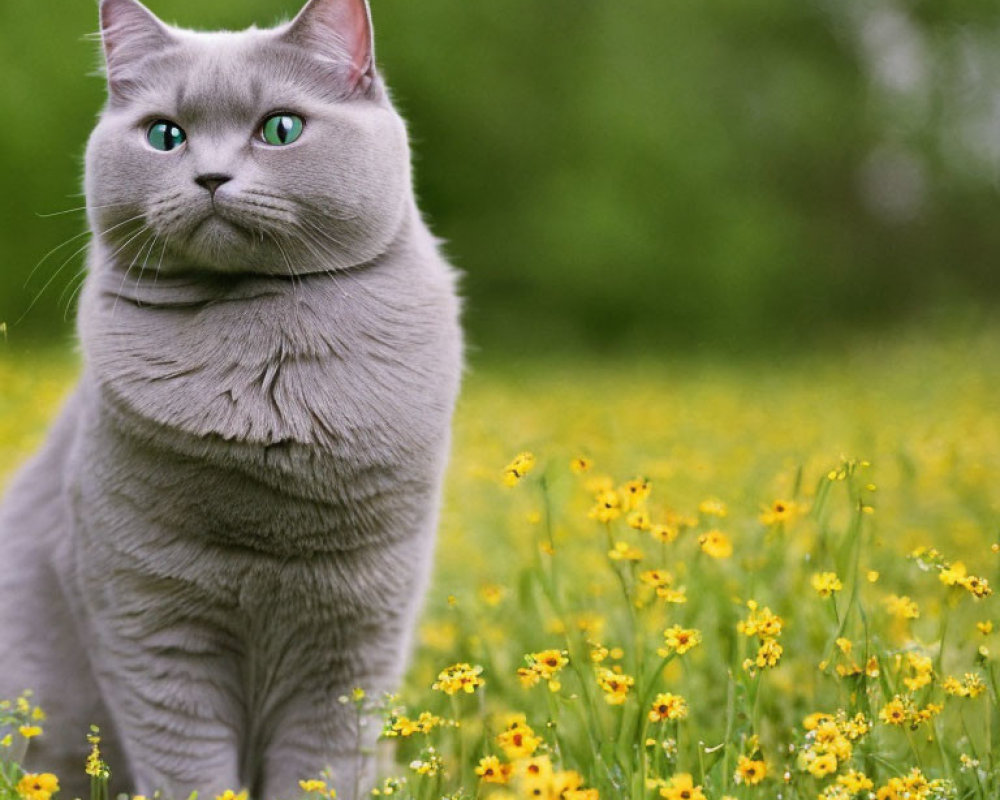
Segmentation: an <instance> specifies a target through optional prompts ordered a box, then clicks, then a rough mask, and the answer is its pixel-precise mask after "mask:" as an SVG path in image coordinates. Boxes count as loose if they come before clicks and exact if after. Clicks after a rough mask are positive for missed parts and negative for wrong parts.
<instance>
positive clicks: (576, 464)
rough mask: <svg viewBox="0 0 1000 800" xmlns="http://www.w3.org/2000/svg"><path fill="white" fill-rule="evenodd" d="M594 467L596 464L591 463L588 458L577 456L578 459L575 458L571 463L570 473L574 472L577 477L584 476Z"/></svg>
mask: <svg viewBox="0 0 1000 800" xmlns="http://www.w3.org/2000/svg"><path fill="white" fill-rule="evenodd" d="M592 466H594V462H593V461H591V460H590V459H589V458H587V457H586V456H577V457H576V458H574V459H573V460H572V461H570V462H569V468H570V471H571V472H573V474H575V475H582V474H583V473H584V472H587V471H588V470H589V469H590V468H591V467H592Z"/></svg>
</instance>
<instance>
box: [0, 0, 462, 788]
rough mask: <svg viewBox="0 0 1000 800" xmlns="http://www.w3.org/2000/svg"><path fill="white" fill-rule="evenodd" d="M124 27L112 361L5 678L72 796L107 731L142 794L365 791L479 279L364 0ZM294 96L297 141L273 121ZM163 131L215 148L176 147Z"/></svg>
mask: <svg viewBox="0 0 1000 800" xmlns="http://www.w3.org/2000/svg"><path fill="white" fill-rule="evenodd" d="M101 22H102V31H103V39H104V45H105V53H106V56H107V64H108V78H109V102H108V105H107V107H106V109H105V111H104V113H103V115H102V116H101V118H100V121H99V123H98V125H97V127H96V129H95V130H94V132H93V135H92V137H91V139H90V143H89V146H88V149H87V170H86V188H87V200H88V206H89V209H90V210H89V215H90V223H91V227H92V229H93V233H94V237H93V243H92V247H91V252H90V261H89V274H88V277H87V282H86V286H85V289H84V292H83V295H82V300H81V306H80V314H79V334H80V339H81V341H82V347H83V352H84V356H85V366H84V371H83V375H82V378H81V380H80V383H79V386H78V387H77V389H76V391H75V393H74V394H73V395H72V397H71V398H70V400H69V401H68V403H67V405H66V407H65V409H64V410H63V412H62V415H61V417H60V418H59V420H58V421H57V422H56V424H55V426H54V427H53V429H52V431H51V434H50V436H49V438H48V441H47V443H46V444H45V446H44V448H43V449H42V451H41V452H40V453H39V454H38V455H37V456H36V457H35V458H34V460H33V461H31V462H30V463H29V464H28V465H27V466H26V468H25V469H24V470H23V471H22V472H21V474H20V475H19V477H18V478H17V479H16V480H15V481H14V482H13V484H12V485H11V487H10V489H9V492H8V494H7V496H6V499H5V500H4V503H3V506H2V510H0V597H3V598H5V601H4V604H3V606H2V607H0V696H10V695H14V694H17V693H18V692H20V691H21V690H22V689H25V688H28V687H31V688H33V689H35V691H36V692H37V698H38V701H39V702H40V704H41V705H42V706H43V707H44V708H45V709H46V710H47V711H48V712H49V714H50V717H51V719H50V722H49V723H48V725H47V728H46V732H45V735H44V736H43V737H42V738H41V739H40V740H38V742H39V743H38V745H37V746H34V747H33V748H32V750H31V752H30V753H29V766H30V767H31V768H34V769H47V770H54V771H57V773H58V774H59V776H60V777H61V779H62V781H63V785H64V796H65V795H68V796H69V797H72V796H74V795H82V796H85V794H86V792H87V789H86V783H85V776H84V775H83V773H82V764H83V758H84V756H85V754H86V750H87V747H86V742H85V739H84V737H85V734H86V732H87V726H88V725H89V724H90V723H98V724H100V725H102V727H103V732H104V735H105V740H106V744H105V750H106V753H107V755H108V757H109V760H110V761H111V762H112V766H113V768H114V769H115V770H116V775H117V777H118V778H119V779H120V782H119V783H118V785H117V786H116V787H115V788H116V789H124V790H129V791H134V792H141V793H143V794H146V795H151V794H152V793H153V792H154V790H157V789H159V790H162V791H163V792H165V794H166V795H167V796H168V797H174V798H178V797H186V796H187V794H188V793H189V792H190V791H191V790H193V789H199V790H200V791H202V792H203V793H204V794H207V795H208V796H212V795H214V793H216V792H218V791H221V790H222V789H225V788H238V787H249V788H250V789H251V790H252V792H253V793H254V795H255V796H256V797H262V798H267V799H268V800H271V798H278V797H286V798H287V797H291V796H295V795H296V794H297V792H298V788H297V785H296V784H297V780H298V779H299V778H304V777H310V776H316V775H317V774H318V772H319V771H320V770H321V769H323V768H324V767H326V766H331V767H332V768H333V770H334V774H335V782H336V785H337V788H338V790H339V791H340V793H341V796H342V797H346V798H350V797H352V796H353V795H354V793H355V787H356V786H358V785H363V784H364V782H365V781H366V780H368V777H369V776H370V770H369V761H370V759H368V758H367V757H366V756H365V755H364V754H363V751H364V750H365V749H367V748H368V747H370V745H371V744H372V741H371V740H372V738H374V734H375V731H374V729H370V730H367V731H361V732H359V731H358V729H357V726H356V723H355V714H354V711H353V708H351V707H349V706H345V705H343V704H341V703H340V702H338V698H339V697H340V696H341V695H343V694H345V693H349V692H350V690H351V688H352V687H355V686H362V687H364V688H365V689H367V690H368V691H370V692H379V691H380V690H389V689H392V688H393V687H394V686H395V685H396V683H397V681H398V679H399V677H400V674H401V671H402V669H403V667H404V661H405V658H406V652H407V649H408V642H409V639H410V635H411V631H412V627H413V623H414V615H415V613H416V611H417V609H418V607H419V603H420V598H421V595H422V592H423V589H424V585H425V583H426V580H427V574H428V569H429V565H430V561H431V551H432V547H433V538H434V529H435V525H436V517H437V503H438V495H439V490H440V484H441V476H442V472H443V470H444V466H445V461H446V454H447V450H448V438H449V425H450V419H451V414H452V409H453V405H454V401H455V395H456V392H457V388H458V383H459V373H460V361H461V354H460V351H461V337H460V332H459V328H458V322H457V317H458V303H457V300H456V295H455V290H454V278H453V272H452V270H451V268H450V267H449V266H448V265H447V263H446V262H445V261H444V260H443V259H442V257H441V256H440V254H439V252H438V249H437V244H436V242H435V240H434V239H433V237H432V236H431V235H430V233H429V232H428V231H427V229H426V227H425V226H424V224H423V222H422V220H421V218H420V215H419V213H418V211H417V208H416V205H415V202H414V198H413V193H412V188H411V179H410V166H409V165H410V158H409V150H408V146H407V139H406V132H405V128H404V125H403V122H402V120H401V119H400V117H399V115H398V114H397V113H396V112H395V111H394V110H393V107H392V105H391V103H390V101H389V98H388V96H387V94H386V91H385V88H384V86H383V84H382V81H381V78H380V76H379V75H378V74H377V73H376V71H375V69H374V61H373V55H372V44H371V42H372V39H371V27H370V21H369V17H368V11H367V7H366V4H365V2H364V0H311V2H310V3H309V4H308V5H307V6H306V7H305V9H303V11H302V12H301V13H300V14H299V16H298V17H297V18H296V19H295V20H293V21H292V22H291V23H288V24H286V25H283V26H281V27H278V28H276V29H273V30H255V29H251V30H248V31H244V32H240V33H211V34H206V33H192V32H189V31H183V30H179V29H176V28H173V27H168V26H166V25H165V24H163V23H162V22H160V21H159V20H158V19H157V18H156V17H154V16H153V15H152V13H151V12H149V11H148V10H147V9H145V8H144V7H143V6H141V5H139V3H138V2H136V0H103V2H102V4H101ZM275 112H288V113H295V114H298V115H300V116H301V117H303V118H304V119H305V128H304V130H303V133H302V136H301V138H300V139H299V140H298V141H296V142H294V143H293V144H291V145H287V146H281V147H275V146H270V145H267V144H266V143H265V142H264V141H263V140H262V139H261V138H260V129H261V125H262V122H263V120H264V119H265V118H266V117H267V116H268V115H269V114H272V113H275ZM157 119H168V120H172V121H174V122H176V123H177V124H178V125H180V126H181V127H182V128H183V129H184V131H185V132H186V134H187V141H186V142H185V143H184V144H183V145H182V146H180V147H178V148H176V149H174V150H172V151H170V152H160V151H157V150H154V149H153V148H152V147H151V146H150V145H149V143H148V142H147V140H146V133H147V131H148V129H149V126H150V123H151V122H152V121H155V120H157ZM205 175H224V176H226V177H228V178H229V180H228V181H226V182H225V183H222V184H218V183H217V184H215V187H217V188H214V187H213V186H210V187H209V188H206V187H205V186H204V185H201V184H199V183H197V182H196V180H197V179H198V178H203V177H204V176H205ZM203 183H204V180H203ZM359 743H360V749H359Z"/></svg>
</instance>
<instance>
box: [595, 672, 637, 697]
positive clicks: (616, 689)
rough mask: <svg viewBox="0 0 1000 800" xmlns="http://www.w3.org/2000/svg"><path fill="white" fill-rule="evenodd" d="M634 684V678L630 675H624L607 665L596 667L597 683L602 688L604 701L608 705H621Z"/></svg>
mask: <svg viewBox="0 0 1000 800" xmlns="http://www.w3.org/2000/svg"><path fill="white" fill-rule="evenodd" d="M634 684H635V678H633V677H632V676H631V675H624V674H622V673H619V672H615V671H614V670H611V669H608V668H607V667H598V669H597V685H598V686H600V687H601V689H602V690H603V692H604V701H605V702H606V703H607V704H608V705H609V706H620V705H622V704H623V703H624V702H625V699H626V698H627V697H628V693H629V689H631V688H632V686H633V685H634Z"/></svg>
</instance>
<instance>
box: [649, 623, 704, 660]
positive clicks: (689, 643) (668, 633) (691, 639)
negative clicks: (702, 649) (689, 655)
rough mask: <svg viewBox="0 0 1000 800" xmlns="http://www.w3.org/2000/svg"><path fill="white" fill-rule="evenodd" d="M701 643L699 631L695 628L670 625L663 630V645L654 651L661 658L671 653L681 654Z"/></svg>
mask: <svg viewBox="0 0 1000 800" xmlns="http://www.w3.org/2000/svg"><path fill="white" fill-rule="evenodd" d="M699 644H701V631H699V630H696V629H695V628H682V627H681V626H680V625H672V626H671V627H669V628H667V629H666V630H665V631H664V632H663V647H661V648H660V649H659V650H657V651H656V652H657V653H659V654H660V656H662V657H663V658H666V657H667V656H668V655H670V654H671V653H677V655H679V656H682V655H684V654H685V653H686V652H687V651H688V650H691V649H692V648H694V647H697V646H698V645H699Z"/></svg>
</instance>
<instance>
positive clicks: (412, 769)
mask: <svg viewBox="0 0 1000 800" xmlns="http://www.w3.org/2000/svg"><path fill="white" fill-rule="evenodd" d="M998 333H1000V331H997V330H996V329H985V330H982V331H980V332H978V333H976V334H969V333H966V334H963V335H961V336H960V335H957V334H947V335H945V334H938V335H931V334H929V333H926V332H924V333H911V334H906V335H904V334H897V335H895V336H892V337H887V338H886V339H884V340H882V341H876V340H875V339H874V338H873V337H868V338H865V339H861V338H859V339H857V340H856V341H855V342H854V343H845V344H844V345H843V346H842V347H841V348H839V349H836V350H833V349H828V350H826V351H823V352H817V353H814V354H812V355H808V354H803V353H800V354H798V355H796V356H793V357H787V358H781V359H773V360H772V359H768V358H765V357H761V358H759V359H757V360H755V361H749V362H747V361H744V362H739V363H736V362H733V361H726V360H718V359H716V360H711V359H695V358H692V359H684V358H675V359H667V358H655V359H654V358H649V357H644V356H645V355H646V354H637V355H636V357H634V358H624V357H622V358H618V359H615V360H609V361H604V362H598V361H596V360H591V361H581V362H577V363H576V364H573V365H570V364H569V363H568V362H566V361H564V360H560V361H553V362H546V361H544V360H534V361H525V362H522V363H520V364H516V363H513V362H510V361H507V362H505V363H503V364H502V365H501V364H490V363H474V364H473V365H472V366H471V367H470V369H469V371H468V375H467V378H466V382H465V387H464V391H463V395H462V398H461V401H460V405H459V409H458V414H457V419H456V425H455V438H454V452H453V458H452V463H451V467H450V472H449V479H448V485H447V492H446V500H445V503H444V508H443V513H442V521H441V531H440V541H439V547H438V555H437V566H436V571H435V577H434V580H433V582H432V587H431V590H430V594H429V596H428V599H427V603H426V608H425V612H424V615H423V619H422V622H421V626H420V631H419V635H418V637H417V644H416V646H415V652H414V655H413V659H412V663H411V666H410V669H409V672H408V677H407V680H406V683H405V686H404V687H402V689H401V691H400V693H399V694H398V695H397V696H394V697H390V698H386V697H376V696H372V695H370V694H368V693H367V692H366V691H365V687H363V686H360V687H357V691H356V692H355V693H354V694H353V696H351V697H345V698H343V700H344V702H347V703H353V704H355V705H356V706H357V709H358V713H359V715H361V717H362V718H364V719H365V720H367V723H366V724H371V725H378V726H380V727H381V728H382V729H383V740H384V741H385V743H386V744H385V745H384V746H385V747H387V748H388V749H387V752H388V753H389V755H388V756H387V757H386V758H385V759H383V760H384V761H386V762H388V764H389V766H387V769H386V770H385V774H384V775H382V776H381V777H380V783H379V785H378V786H376V787H364V788H365V791H368V789H369V788H370V789H371V790H372V791H373V793H374V794H375V795H379V796H381V795H398V796H399V797H400V798H402V799H403V800H411V799H412V800H428V798H438V797H443V796H449V797H466V798H474V797H475V798H494V800H508V799H510V800H514V798H522V797H523V798H539V797H542V798H546V800H560V798H561V800H593V798H595V797H603V798H617V797H629V798H633V799H635V798H646V799H648V800H653V798H656V797H662V798H665V799H666V800H698V799H699V798H708V800H722V798H740V800H750V799H751V798H761V799H762V800H763V798H767V799H768V800H770V799H771V798H775V797H781V798H788V799H791V798H799V799H802V800H805V798H808V799H809V800H813V798H823V800H847V799H848V798H851V799H856V798H871V797H877V798H879V800H897V799H899V800H902V798H908V799H909V800H916V799H917V798H921V799H923V800H930V798H946V797H947V798H977V799H978V800H987V798H993V797H996V796H997V793H998V792H1000V764H998V762H997V758H998V756H1000V728H998V725H1000V698H998V692H997V689H998V686H997V678H998V672H1000V671H998V668H997V663H996V655H997V652H998V648H1000V642H998V640H997V632H1000V627H998V626H1000V618H998V606H997V599H996V597H995V596H994V594H993V587H995V586H996V585H997V584H998V582H1000V554H998V550H1000V545H998V544H997V542H998V541H1000V524H998V523H1000V488H998V487H1000V480H998V478H1000V414H998V413H997V406H996V402H997V401H996V387H997V381H996V376H997V375H998V374H1000V336H998ZM76 371H77V365H76V363H75V361H74V360H73V359H72V358H71V357H69V356H67V355H65V354H64V352H63V351H54V350H53V351H49V350H46V349H44V348H43V349H40V350H34V351H28V350H24V351H19V349H18V347H17V345H16V343H8V344H7V345H6V349H5V351H4V352H3V355H2V357H0V386H2V387H3V391H2V392H0V465H2V473H0V474H2V475H3V476H4V477H3V478H2V479H6V478H8V477H9V476H10V474H11V471H12V470H13V468H14V467H15V466H16V464H17V463H19V462H20V461H22V460H23V459H24V458H25V457H26V456H27V455H28V454H29V453H30V452H31V451H32V450H33V449H34V448H35V447H36V446H37V445H38V443H39V442H40V441H41V439H42V437H43V436H44V430H45V427H46V425H47V423H48V421H49V420H50V419H51V417H52V415H53V414H54V413H55V412H56V410H57V408H58V406H59V403H60V400H61V398H62V397H63V395H64V394H65V392H66V390H67V389H68V387H69V386H70V385H71V382H72V380H73V377H74V375H75V373H76ZM8 601H9V599H8ZM9 699H10V700H15V698H9ZM32 709H33V706H32V705H31V702H30V700H29V702H28V703H27V704H26V705H25V704H22V709H21V712H18V710H17V707H16V705H15V706H11V707H10V709H8V712H6V713H8V714H9V715H10V716H9V719H8V723H9V724H8V726H7V727H8V729H9V730H8V731H7V732H8V733H9V734H10V737H9V738H7V739H3V740H2V741H0V745H2V746H3V748H4V750H3V751H2V753H0V757H3V754H4V753H5V754H6V758H7V760H6V761H5V763H4V766H3V772H2V777H0V797H2V798H3V799H4V800H7V798H14V797H20V798H22V799H23V800H48V796H46V795H45V792H46V791H48V792H49V794H50V795H51V786H48V787H47V785H45V784H44V780H43V779H45V776H42V777H41V778H39V777H37V776H29V777H30V778H31V779H33V780H35V782H36V784H38V786H39V788H37V789H34V790H33V789H32V787H31V785H29V783H30V781H28V779H26V778H24V777H23V775H22V773H21V772H20V771H19V768H18V767H17V765H16V756H17V754H18V753H21V752H23V748H24V746H25V745H26V746H29V747H30V746H31V742H30V739H31V738H33V737H34V735H42V736H44V727H45V725H46V724H47V722H45V721H32V720H31V719H30V716H31V713H32ZM34 728H41V729H42V731H43V732H42V733H41V734H36V731H35V730H34ZM19 729H23V730H26V731H27V733H28V734H29V736H28V740H27V741H23V739H24V736H23V735H22V733H19ZM87 733H88V732H87V731H81V732H80V736H81V740H82V739H83V737H85V736H86V735H87ZM95 764H96V765H97V768H95V772H97V773H98V777H96V778H95V787H96V789H97V790H98V791H99V790H100V781H101V779H100V771H101V769H103V767H102V766H101V765H100V764H99V763H98V762H97V761H93V762H92V764H91V766H92V767H93V766H94V765H95ZM108 766H109V767H110V768H111V769H112V770H113V769H114V765H113V764H111V765H108ZM80 767H81V769H83V768H84V765H83V764H81V765H80ZM302 779H303V784H302V786H303V793H304V795H306V796H309V797H314V798H319V797H320V796H328V794H329V782H328V778H327V777H324V776H320V775H304V776H302ZM26 781H27V782H26ZM39 781H42V783H40V784H39V783H38V782H39ZM232 788H233V793H234V796H238V793H239V792H240V790H241V788H242V787H232Z"/></svg>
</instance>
